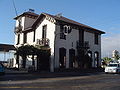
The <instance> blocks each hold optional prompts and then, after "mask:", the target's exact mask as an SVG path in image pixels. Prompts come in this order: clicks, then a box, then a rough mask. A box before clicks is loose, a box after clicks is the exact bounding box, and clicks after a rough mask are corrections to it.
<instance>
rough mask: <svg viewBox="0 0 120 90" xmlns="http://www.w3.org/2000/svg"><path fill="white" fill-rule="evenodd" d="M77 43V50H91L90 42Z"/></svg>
mask: <svg viewBox="0 0 120 90" xmlns="http://www.w3.org/2000/svg"><path fill="white" fill-rule="evenodd" d="M76 43H77V48H81V49H89V48H90V46H89V42H88V41H84V42H80V41H77V42H76Z"/></svg>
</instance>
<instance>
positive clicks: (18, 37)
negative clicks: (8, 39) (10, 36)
mask: <svg viewBox="0 0 120 90" xmlns="http://www.w3.org/2000/svg"><path fill="white" fill-rule="evenodd" d="M19 43H20V34H18V36H17V44H19Z"/></svg>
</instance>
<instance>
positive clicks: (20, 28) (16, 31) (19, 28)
mask: <svg viewBox="0 0 120 90" xmlns="http://www.w3.org/2000/svg"><path fill="white" fill-rule="evenodd" d="M22 28H23V27H22V26H17V27H15V29H14V32H15V33H18V32H20V31H22Z"/></svg>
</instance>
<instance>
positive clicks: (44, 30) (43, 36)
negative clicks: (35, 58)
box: [42, 25, 47, 39]
mask: <svg viewBox="0 0 120 90" xmlns="http://www.w3.org/2000/svg"><path fill="white" fill-rule="evenodd" d="M46 35H47V25H44V26H43V27H42V38H43V39H44V38H46Z"/></svg>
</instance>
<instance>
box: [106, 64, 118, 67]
mask: <svg viewBox="0 0 120 90" xmlns="http://www.w3.org/2000/svg"><path fill="white" fill-rule="evenodd" d="M117 66H118V64H109V65H108V67H117Z"/></svg>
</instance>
